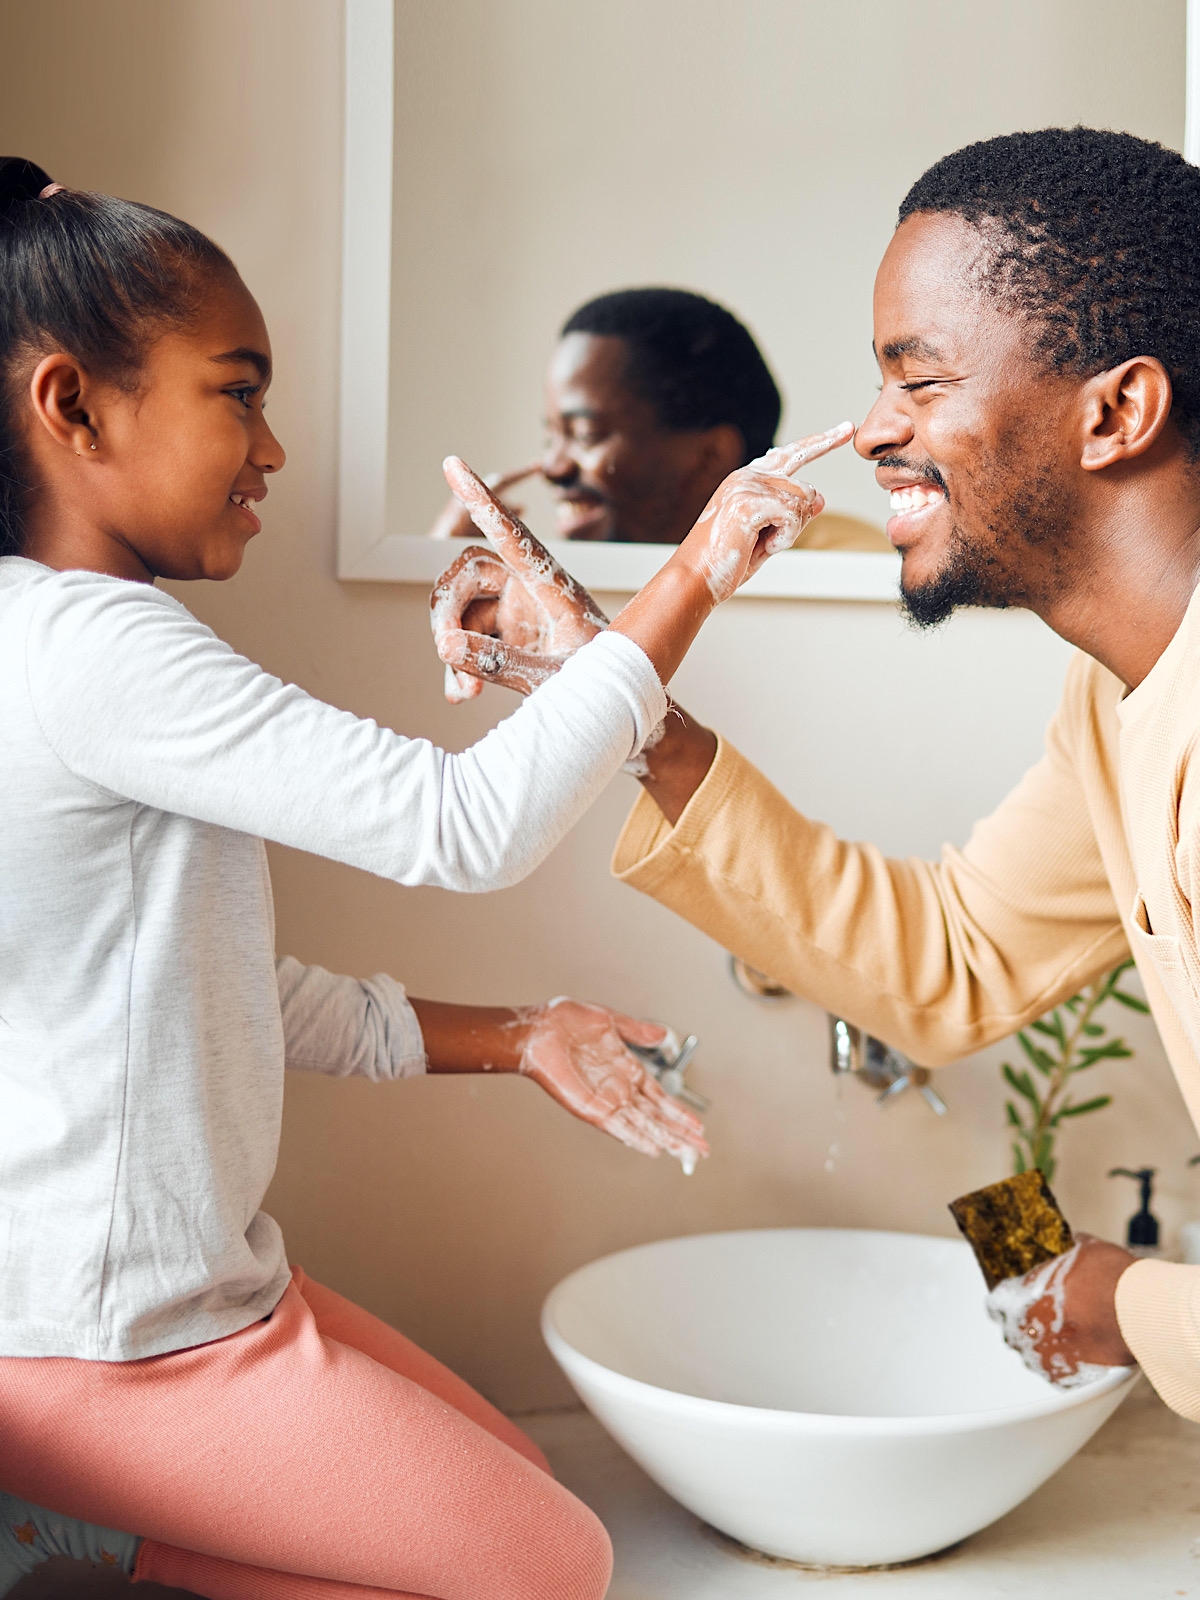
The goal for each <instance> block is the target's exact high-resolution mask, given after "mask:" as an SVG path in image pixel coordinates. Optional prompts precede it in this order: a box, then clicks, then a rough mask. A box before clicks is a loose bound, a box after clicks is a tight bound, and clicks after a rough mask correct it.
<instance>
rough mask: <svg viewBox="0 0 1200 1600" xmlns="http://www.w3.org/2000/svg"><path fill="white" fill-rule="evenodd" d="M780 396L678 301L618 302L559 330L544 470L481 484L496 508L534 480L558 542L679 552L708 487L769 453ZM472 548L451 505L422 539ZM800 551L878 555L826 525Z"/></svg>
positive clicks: (726, 338)
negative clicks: (540, 485)
mask: <svg viewBox="0 0 1200 1600" xmlns="http://www.w3.org/2000/svg"><path fill="white" fill-rule="evenodd" d="M780 409H781V405H780V397H779V390H778V388H777V387H776V385H775V380H774V379H773V378H772V376H771V373H770V370H769V369H768V367H767V364H766V362H765V361H764V360H763V356H762V352H761V351H760V350H759V348H758V346H757V345H756V344H755V342H754V339H753V337H752V336H751V334H750V333H749V331H748V330H747V329H746V328H745V327H744V326H743V325H742V323H740V322H739V321H738V319H737V318H736V317H735V316H734V315H733V313H732V312H730V311H726V309H725V308H724V306H719V305H716V304H715V303H714V302H713V301H712V300H706V299H705V298H704V296H703V295H699V294H692V293H690V292H689V291H687V290H685V289H621V290H618V291H617V292H616V293H614V294H604V295H601V296H600V297H599V298H598V299H595V300H589V301H588V303H587V305H584V306H580V308H579V310H578V311H576V312H575V313H574V314H573V315H572V316H570V317H568V319H567V321H566V322H565V323H564V324H563V329H562V333H561V334H560V336H559V341H558V344H557V346H556V347H555V350H554V354H553V355H552V357H551V359H550V366H549V370H548V371H547V373H546V447H545V451H544V453H543V455H542V459H541V460H540V461H539V462H537V463H536V464H534V465H532V466H527V467H523V468H520V469H519V470H517V471H515V472H507V473H502V474H497V475H496V476H495V477H494V478H492V479H491V480H490V482H491V483H492V487H493V488H494V489H495V490H496V492H497V493H498V494H500V495H501V496H502V497H504V496H506V494H507V491H509V490H511V489H513V488H515V487H516V486H517V485H518V484H519V483H521V482H522V481H523V480H525V479H527V478H530V477H533V476H534V475H535V474H539V473H540V474H541V476H542V477H544V478H545V480H546V481H547V482H548V483H549V484H550V485H551V488H552V490H553V493H554V498H555V502H556V505H555V528H554V533H553V535H552V536H553V537H554V538H558V539H590V540H610V541H613V542H615V543H620V544H678V543H679V542H680V540H681V539H683V537H684V536H685V534H686V533H687V532H688V529H689V528H691V526H692V524H693V523H694V522H695V521H696V519H697V518H698V517H699V515H700V513H701V511H703V509H704V507H705V506H706V505H707V503H708V501H709V498H710V497H711V495H712V494H713V492H714V490H715V489H716V487H717V485H718V484H719V483H720V482H721V481H722V479H723V478H726V477H727V476H728V475H729V473H731V472H733V471H734V469H735V468H737V467H742V466H745V464H746V463H747V462H748V461H752V460H753V459H754V458H755V457H756V456H760V455H762V453H763V451H764V450H768V449H770V447H771V445H772V444H773V443H774V441H775V432H776V429H777V428H778V426H779V414H780ZM430 532H431V534H432V537H434V538H437V539H450V538H468V537H477V536H478V535H477V530H476V529H475V528H474V527H473V525H472V524H471V521H470V519H469V518H468V517H467V515H466V513H465V512H464V511H463V510H462V508H461V507H460V506H459V505H458V503H457V502H456V501H455V502H452V503H451V504H450V505H449V506H448V507H447V508H446V510H445V511H444V512H443V514H442V515H441V516H440V517H439V518H438V520H437V522H436V523H435V525H434V527H433V528H432V529H431V530H430ZM800 543H801V544H802V545H803V546H805V547H806V548H808V549H817V550H887V549H889V548H890V546H889V545H888V542H887V540H886V538H885V537H884V535H883V533H882V531H881V530H880V529H878V528H875V527H873V526H872V525H871V524H870V523H869V522H862V521H860V520H859V519H858V518H857V517H848V516H842V515H840V514H839V513H837V512H830V511H827V512H825V513H823V514H822V515H821V516H819V517H816V518H814V519H813V521H812V522H810V523H809V524H808V526H807V527H806V528H805V531H804V535H803V536H802V538H801V540H800Z"/></svg>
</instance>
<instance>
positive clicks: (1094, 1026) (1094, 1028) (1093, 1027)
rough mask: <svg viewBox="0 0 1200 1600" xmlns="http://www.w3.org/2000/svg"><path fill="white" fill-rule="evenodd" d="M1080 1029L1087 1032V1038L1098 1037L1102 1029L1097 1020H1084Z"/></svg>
mask: <svg viewBox="0 0 1200 1600" xmlns="http://www.w3.org/2000/svg"><path fill="white" fill-rule="evenodd" d="M1082 1031H1083V1032H1084V1033H1086V1034H1087V1036H1088V1038H1089V1039H1098V1038H1099V1037H1100V1035H1101V1034H1102V1033H1103V1032H1104V1029H1103V1027H1102V1026H1101V1025H1100V1023H1098V1022H1085V1023H1084V1025H1083V1030H1082Z"/></svg>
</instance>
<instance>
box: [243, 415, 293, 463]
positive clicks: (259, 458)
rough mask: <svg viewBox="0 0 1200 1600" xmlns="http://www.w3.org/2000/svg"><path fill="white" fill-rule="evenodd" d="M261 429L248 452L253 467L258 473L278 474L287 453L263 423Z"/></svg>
mask: <svg viewBox="0 0 1200 1600" xmlns="http://www.w3.org/2000/svg"><path fill="white" fill-rule="evenodd" d="M261 429H262V431H261V436H260V437H259V438H258V439H257V440H255V444H254V448H253V450H251V452H250V455H251V459H252V462H253V465H254V466H256V467H257V468H258V470H259V471H260V472H278V471H280V469H281V468H282V466H283V464H284V462H285V461H286V460H287V451H286V450H285V449H284V448H283V446H282V445H281V444H280V442H279V440H278V439H277V438H276V437H275V435H274V434H273V433H272V432H271V430H270V428H268V427H267V424H266V422H265V421H264V422H263V423H262V424H261Z"/></svg>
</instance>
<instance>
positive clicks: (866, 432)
mask: <svg viewBox="0 0 1200 1600" xmlns="http://www.w3.org/2000/svg"><path fill="white" fill-rule="evenodd" d="M912 436H913V426H912V421H911V420H910V418H908V417H906V416H905V414H904V412H903V411H901V410H900V409H899V408H898V407H897V406H896V404H895V402H894V401H893V400H892V399H891V398H890V397H889V395H888V389H887V385H886V384H885V385H884V388H883V391H882V393H881V394H880V396H879V398H878V399H877V400H876V402H875V404H874V405H873V406H872V407H871V409H870V411H868V412H867V415H866V417H865V418H864V420H863V421H862V422H861V423H860V424H859V427H858V432H857V433H856V434H855V435H854V448H855V449H856V450H857V451H858V453H859V455H860V456H862V458H863V460H864V461H874V460H875V459H876V458H877V457H878V456H884V455H887V453H888V452H889V451H890V450H897V449H902V448H903V447H904V446H905V445H907V444H909V443H910V442H911V440H912Z"/></svg>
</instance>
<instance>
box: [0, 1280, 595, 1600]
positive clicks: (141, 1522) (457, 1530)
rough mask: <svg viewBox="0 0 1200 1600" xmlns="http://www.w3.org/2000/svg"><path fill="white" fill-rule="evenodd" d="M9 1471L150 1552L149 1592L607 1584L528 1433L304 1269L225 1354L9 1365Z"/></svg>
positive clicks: (486, 1592)
mask: <svg viewBox="0 0 1200 1600" xmlns="http://www.w3.org/2000/svg"><path fill="white" fill-rule="evenodd" d="M0 1475H2V1477H3V1483H4V1487H5V1488H6V1489H7V1490H9V1491H10V1492H12V1493H14V1494H18V1495H22V1496H23V1497H25V1498H26V1499H29V1500H33V1501H35V1502H36V1503H38V1504H39V1505H45V1506H50V1507H52V1508H53V1509H54V1510H56V1511H62V1512H65V1513H66V1514H68V1515H70V1516H76V1517H82V1518H84V1519H86V1520H87V1521H89V1522H98V1523H100V1524H101V1525H102V1526H104V1527H108V1528H125V1529H128V1530H130V1531H131V1532H136V1533H141V1534H143V1535H145V1543H144V1544H143V1545H142V1548H141V1552H140V1554H139V1557H138V1563H137V1572H136V1574H135V1579H134V1581H135V1582H137V1581H139V1580H143V1581H145V1580H153V1581H154V1582H156V1583H164V1584H174V1585H176V1586H177V1587H179V1588H183V1589H190V1590H192V1591H193V1592H194V1593H196V1594H200V1595H206V1596H208V1597H210V1600H368V1597H371V1596H374V1597H375V1600H382V1597H383V1596H385V1595H393V1596H395V1595H400V1596H415V1595H421V1596H433V1597H435V1600H600V1597H601V1596H603V1594H604V1592H605V1590H606V1589H607V1587H608V1579H609V1574H610V1571H611V1564H612V1556H611V1550H610V1546H609V1542H608V1536H607V1535H606V1534H605V1532H604V1529H603V1528H602V1527H601V1525H600V1523H599V1522H598V1521H597V1520H596V1518H595V1517H594V1516H593V1515H592V1513H591V1512H590V1511H589V1510H588V1509H587V1507H586V1506H584V1505H583V1504H582V1503H581V1502H580V1501H578V1500H576V1499H575V1497H574V1496H573V1495H571V1494H569V1493H568V1492H567V1491H566V1490H565V1489H564V1488H562V1487H561V1485H559V1484H557V1483H555V1481H554V1479H553V1478H552V1477H550V1475H549V1467H548V1466H547V1463H546V1460H545V1457H544V1456H543V1455H542V1454H541V1452H540V1451H539V1450H538V1448H537V1446H536V1445H534V1444H533V1442H532V1441H531V1440H529V1439H527V1438H526V1437H525V1435H524V1434H523V1433H522V1432H521V1431H520V1429H519V1428H517V1427H515V1426H514V1425H513V1424H512V1423H511V1422H509V1421H508V1420H507V1418H505V1417H503V1416H501V1414H500V1413H499V1412H498V1411H496V1410H495V1409H494V1408H493V1407H492V1406H490V1405H489V1404H488V1402H487V1401H486V1400H484V1399H483V1398H482V1396H480V1395H478V1394H476V1393H475V1391H474V1390H473V1389H472V1388H470V1387H469V1386H468V1385H467V1384H465V1383H464V1382H463V1381H462V1379H461V1378H456V1377H455V1375H454V1374H453V1373H452V1372H450V1371H448V1369H447V1368H445V1367H443V1366H442V1365H441V1363H440V1362H437V1361H435V1360H434V1359H433V1357H432V1356H429V1355H426V1354H425V1352H424V1351H423V1350H420V1349H418V1348H417V1346H416V1345H414V1344H413V1343H411V1341H410V1340H408V1339H406V1338H405V1337H404V1336H403V1334H399V1333H397V1332H396V1331H395V1330H394V1329H393V1328H389V1327H388V1326H387V1325H386V1323H383V1322H380V1321H379V1320H378V1318H376V1317H373V1316H371V1315H370V1314H369V1313H368V1312H366V1311H362V1310H360V1309H359V1308H358V1307H357V1306H355V1305H352V1304H351V1303H350V1301H348V1300H344V1299H342V1297H341V1295H337V1294H334V1293H333V1291H332V1290H331V1289H324V1288H322V1287H321V1285H320V1284H318V1283H312V1282H311V1281H310V1280H308V1279H307V1278H305V1276H304V1274H303V1273H302V1272H301V1271H300V1270H299V1269H298V1268H297V1269H296V1270H295V1271H294V1272H293V1274H292V1282H291V1284H290V1285H289V1286H288V1288H287V1290H286V1292H285V1293H284V1296H283V1299H282V1300H281V1301H280V1302H279V1304H278V1306H276V1308H275V1310H274V1311H273V1312H272V1314H271V1316H270V1317H268V1318H267V1319H266V1320H265V1321H263V1322H257V1323H255V1324H254V1325H253V1326H252V1327H249V1328H246V1329H243V1331H242V1332H241V1333H236V1334H233V1335H231V1336H230V1337H229V1338H228V1339H218V1340H217V1341H215V1342H214V1343H212V1344H206V1345H199V1346H197V1347H196V1348H195V1349H192V1350H180V1351H176V1352H174V1353H173V1354H171V1355H166V1356H153V1357H151V1358H150V1359H149V1360H145V1361H129V1362H109V1361H76V1360H70V1359H66V1358H57V1357H55V1358H47V1359H41V1358H30V1357H11V1356H10V1357H5V1358H0Z"/></svg>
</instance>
